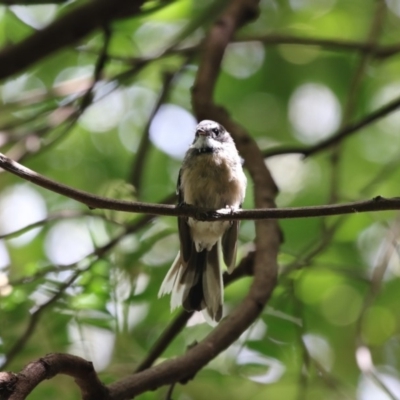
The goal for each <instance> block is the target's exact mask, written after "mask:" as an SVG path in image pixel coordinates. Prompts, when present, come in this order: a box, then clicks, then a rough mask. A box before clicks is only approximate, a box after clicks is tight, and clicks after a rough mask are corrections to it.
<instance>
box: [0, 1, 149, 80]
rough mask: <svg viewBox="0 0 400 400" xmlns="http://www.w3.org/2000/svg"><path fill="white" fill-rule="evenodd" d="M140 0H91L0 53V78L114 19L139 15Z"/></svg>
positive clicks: (25, 66)
mask: <svg viewBox="0 0 400 400" xmlns="http://www.w3.org/2000/svg"><path fill="white" fill-rule="evenodd" d="M143 3H144V0H102V1H96V0H92V1H89V2H88V3H86V4H84V5H82V6H80V7H78V8H75V9H74V10H72V11H71V12H69V13H68V14H66V15H64V16H62V17H60V18H58V19H57V20H56V21H54V22H52V23H51V24H50V25H48V26H47V27H45V28H43V29H42V30H39V31H36V32H35V33H33V34H32V35H31V36H29V37H28V38H26V39H25V40H23V41H22V42H20V43H17V44H15V45H13V46H10V47H6V48H5V49H3V50H2V51H1V52H0V79H4V78H6V77H8V76H10V75H13V74H16V73H17V72H20V71H21V70H23V69H25V68H27V67H28V66H30V65H32V64H34V63H35V62H37V61H39V60H41V59H42V58H44V57H46V56H48V55H49V54H51V53H53V52H54V51H56V50H59V49H61V48H63V47H65V46H68V45H71V44H73V43H76V42H77V41H78V40H79V39H82V38H83V37H85V36H86V35H88V34H89V33H90V32H92V31H93V30H95V29H96V28H98V27H100V26H104V25H105V24H107V23H108V22H110V21H112V20H114V19H120V18H126V17H130V16H132V15H135V14H137V13H139V11H140V8H141V6H142V4H143Z"/></svg>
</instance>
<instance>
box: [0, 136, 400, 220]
mask: <svg viewBox="0 0 400 400" xmlns="http://www.w3.org/2000/svg"><path fill="white" fill-rule="evenodd" d="M231 131H232V130H231ZM241 153H242V155H243V152H241ZM0 168H4V169H5V170H7V171H9V172H11V173H13V174H14V175H17V176H19V177H20V178H23V179H25V180H27V181H30V182H32V183H34V184H36V185H38V186H41V187H44V188H46V189H48V190H50V191H52V192H55V193H59V194H61V195H63V196H66V197H69V198H71V199H74V200H76V201H78V202H80V203H82V204H85V205H87V206H88V207H89V208H91V209H94V208H100V209H105V210H115V211H125V212H131V213H141V214H148V215H165V216H174V217H178V216H182V217H183V216H185V217H194V218H196V219H198V220H202V221H216V220H219V221H231V220H263V219H293V218H310V217H324V216H328V215H341V214H353V213H359V212H376V211H389V210H400V197H393V198H384V197H381V196H376V197H374V198H373V199H371V200H365V201H357V202H353V203H343V204H329V205H323V206H308V207H287V208H259V209H252V210H237V211H234V212H231V211H229V212H227V211H226V210H207V209H199V208H196V207H176V206H172V205H167V204H154V203H142V202H133V201H124V200H114V199H109V198H106V197H101V196H96V195H93V194H90V193H88V192H84V191H82V190H77V189H74V188H71V187H69V186H67V185H63V184H61V183H58V182H55V181H53V180H51V179H49V178H46V177H44V176H42V175H39V174H38V173H36V172H34V171H32V170H30V169H29V168H26V167H24V166H22V165H21V164H19V163H17V162H15V161H12V160H10V159H9V158H8V157H6V156H5V155H4V154H2V153H0ZM268 198H270V197H268Z"/></svg>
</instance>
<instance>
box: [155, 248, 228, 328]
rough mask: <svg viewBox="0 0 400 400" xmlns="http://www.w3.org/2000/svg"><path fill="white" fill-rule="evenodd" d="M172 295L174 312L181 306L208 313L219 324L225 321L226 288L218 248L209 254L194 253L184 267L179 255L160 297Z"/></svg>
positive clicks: (166, 277)
mask: <svg viewBox="0 0 400 400" xmlns="http://www.w3.org/2000/svg"><path fill="white" fill-rule="evenodd" d="M169 293H171V310H174V309H175V308H176V307H178V306H180V305H182V306H183V308H184V309H185V310H186V311H200V310H202V309H206V310H207V313H208V314H209V316H210V317H211V318H212V319H213V320H215V321H219V320H220V319H221V317H222V302H223V286H222V274H221V270H220V266H219V258H218V244H216V245H215V246H214V247H213V248H212V249H211V250H210V251H207V250H203V251H201V252H196V251H192V252H191V255H190V258H189V260H188V262H187V265H186V266H185V265H184V263H183V261H182V258H181V254H178V256H177V257H176V259H175V261H174V263H173V264H172V266H171V268H170V269H169V271H168V273H167V275H166V276H165V278H164V281H163V283H162V284H161V288H160V290H159V292H158V297H161V296H163V295H165V294H169Z"/></svg>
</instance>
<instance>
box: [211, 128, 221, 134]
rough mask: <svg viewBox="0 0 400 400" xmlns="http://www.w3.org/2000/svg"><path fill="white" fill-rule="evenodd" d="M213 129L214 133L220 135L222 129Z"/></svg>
mask: <svg viewBox="0 0 400 400" xmlns="http://www.w3.org/2000/svg"><path fill="white" fill-rule="evenodd" d="M212 131H213V132H214V134H215V135H216V136H218V135H219V134H220V131H219V129H218V128H213V129H212Z"/></svg>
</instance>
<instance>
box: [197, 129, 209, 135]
mask: <svg viewBox="0 0 400 400" xmlns="http://www.w3.org/2000/svg"><path fill="white" fill-rule="evenodd" d="M197 134H198V135H200V136H207V131H205V130H203V129H199V130H198V131H197Z"/></svg>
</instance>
